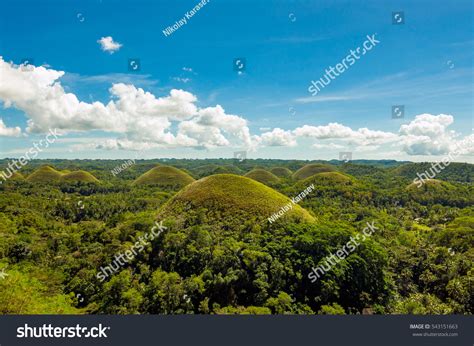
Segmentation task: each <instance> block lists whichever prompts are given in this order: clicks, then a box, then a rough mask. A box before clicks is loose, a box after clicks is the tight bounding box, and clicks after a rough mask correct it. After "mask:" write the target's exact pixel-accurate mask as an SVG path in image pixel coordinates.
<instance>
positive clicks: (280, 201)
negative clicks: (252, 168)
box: [158, 174, 314, 226]
mask: <svg viewBox="0 0 474 346" xmlns="http://www.w3.org/2000/svg"><path fill="white" fill-rule="evenodd" d="M288 203H291V200H290V199H289V198H288V197H286V196H284V195H282V194H281V193H279V192H278V191H275V190H273V189H272V188H270V187H268V186H265V185H264V184H261V183H259V182H257V181H255V180H253V179H250V178H246V177H242V176H238V175H234V174H217V175H212V176H209V177H205V178H202V179H200V180H198V181H195V182H194V183H192V184H190V185H188V186H186V187H185V188H184V189H182V190H181V191H180V192H178V193H177V194H176V195H175V196H174V197H173V198H171V199H170V200H169V201H168V202H167V203H166V204H165V205H164V206H163V207H162V208H161V209H160V211H159V214H158V218H159V219H165V218H168V217H170V218H172V219H174V220H175V221H176V222H178V223H185V222H186V221H189V220H196V219H197V218H205V223H206V224H207V225H209V224H220V225H224V226H226V225H242V224H244V223H247V222H249V221H252V222H253V223H256V222H262V224H263V223H267V224H268V218H269V217H270V216H271V215H272V214H274V213H277V212H278V211H279V210H280V209H281V208H282V207H284V206H285V205H287V204H288ZM202 213H204V215H203V214H202ZM195 214H197V215H199V217H197V216H196V215H195ZM281 220H294V221H296V222H302V221H308V222H311V221H314V218H313V217H312V216H311V215H310V214H309V213H308V212H307V211H306V210H305V209H303V208H301V207H300V206H299V205H293V208H291V209H290V210H288V211H287V212H286V213H285V214H284V215H283V216H282V217H281Z"/></svg>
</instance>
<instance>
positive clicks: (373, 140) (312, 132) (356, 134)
mask: <svg viewBox="0 0 474 346" xmlns="http://www.w3.org/2000/svg"><path fill="white" fill-rule="evenodd" d="M293 133H294V134H295V135H296V136H298V137H309V138H315V139H321V140H322V139H333V140H334V139H336V140H343V141H346V142H347V143H348V144H354V145H377V144H384V143H389V142H392V141H395V140H396V138H397V136H396V135H395V134H393V133H391V132H383V131H374V130H369V129H368V128H360V129H358V130H353V129H351V128H350V127H348V126H344V125H341V124H338V123H329V124H328V125H323V126H309V125H304V126H302V127H298V128H296V129H295V130H294V131H293Z"/></svg>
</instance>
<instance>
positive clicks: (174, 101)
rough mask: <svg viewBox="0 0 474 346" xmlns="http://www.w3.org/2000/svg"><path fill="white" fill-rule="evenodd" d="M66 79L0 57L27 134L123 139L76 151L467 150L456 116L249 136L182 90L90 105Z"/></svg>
mask: <svg viewBox="0 0 474 346" xmlns="http://www.w3.org/2000/svg"><path fill="white" fill-rule="evenodd" d="M64 74H65V73H64V72H63V71H56V70H53V69H48V68H46V67H44V66H39V67H34V66H32V68H31V69H21V67H20V66H18V65H14V64H9V63H6V62H5V61H3V59H2V58H1V57H0V101H1V102H3V105H4V106H5V107H6V108H8V107H14V108H16V109H18V110H20V111H23V112H24V113H25V115H26V116H27V117H28V118H29V119H28V122H27V128H26V131H27V132H31V133H42V132H47V131H48V130H49V129H50V128H57V129H58V130H60V131H61V132H63V133H68V132H84V131H88V132H89V131H102V132H107V133H110V134H113V135H116V136H117V138H110V135H109V134H108V135H107V137H108V139H104V140H100V141H95V143H88V144H87V143H79V144H78V145H82V146H84V145H85V146H87V147H88V148H99V149H108V150H116V149H124V150H144V149H151V148H177V147H189V148H206V149H209V148H216V147H228V146H234V147H245V148H246V149H248V150H249V149H255V148H257V147H273V146H283V147H293V146H296V145H297V144H298V141H299V140H300V139H301V140H305V142H307V141H311V140H313V143H309V145H313V147H314V148H318V149H328V150H331V149H332V150H337V149H341V148H343V147H344V148H347V147H348V146H353V147H355V148H356V149H357V150H360V151H364V150H372V151H374V150H378V148H379V147H381V146H385V147H384V148H382V149H384V150H385V151H380V153H381V154H383V153H387V152H388V151H387V150H388V149H390V150H392V151H397V150H399V151H400V152H404V153H405V154H408V155H442V154H446V153H448V152H449V151H452V150H453V149H454V148H455V146H456V145H461V144H462V143H461V140H462V139H461V138H460V136H459V134H457V133H455V132H454V131H451V130H449V127H450V126H451V125H452V124H453V122H454V117H453V116H452V115H446V114H440V115H431V114H420V115H417V116H416V117H415V118H414V119H413V120H412V121H410V122H408V123H407V124H404V125H402V126H401V127H400V129H399V131H398V133H392V132H386V131H378V130H371V129H368V128H359V129H352V128H350V127H349V126H346V125H343V124H339V123H329V124H326V125H318V126H313V125H303V126H300V127H297V128H295V129H293V130H291V129H290V130H285V129H281V128H273V129H272V128H261V131H264V132H263V133H262V134H260V135H251V133H250V130H249V127H248V122H247V120H246V119H245V118H243V117H241V116H239V115H233V114H227V113H226V112H225V110H224V108H223V107H222V106H220V105H216V106H215V107H207V108H199V107H198V106H197V102H198V100H197V97H196V96H195V95H194V94H192V93H190V92H187V91H184V90H178V89H172V90H171V91H170V92H169V93H168V94H165V95H163V96H156V95H154V94H152V93H150V92H147V91H145V90H144V89H142V88H139V87H136V86H135V85H133V84H125V83H115V84H112V86H111V87H110V89H109V92H110V95H111V100H110V101H109V102H108V103H102V102H91V103H88V102H83V101H80V100H79V99H78V98H77V96H76V95H75V94H73V93H68V92H66V91H65V90H64V88H63V86H62V84H61V78H62V77H63V76H64ZM21 133H22V131H21V129H20V128H19V127H15V128H9V127H7V126H6V125H5V124H4V123H3V121H1V120H0V136H20V135H21ZM89 136H90V135H89ZM93 136H96V137H97V136H98V134H97V133H95V134H93ZM471 136H472V135H471ZM94 138H95V137H94ZM466 138H470V137H466ZM466 138H465V139H466ZM470 143H471V144H472V140H471V142H470ZM388 145H391V147H388ZM462 147H463V148H464V149H463V150H462V153H463V155H467V154H469V153H471V154H472V152H473V150H472V146H469V144H467V145H466V144H465V143H464V144H462Z"/></svg>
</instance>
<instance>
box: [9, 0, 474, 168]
mask: <svg viewBox="0 0 474 346" xmlns="http://www.w3.org/2000/svg"><path fill="white" fill-rule="evenodd" d="M198 3H199V1H198V0H182V1H173V2H171V1H111V0H90V1H85V0H82V1H42V2H41V4H40V3H39V2H37V1H2V11H1V13H0V56H2V57H3V60H4V61H5V62H13V63H14V64H15V65H13V67H15V66H16V68H17V69H20V68H21V67H20V66H18V64H20V62H21V60H22V59H25V58H31V59H33V65H34V66H35V68H38V67H39V66H41V65H43V66H44V68H45V69H51V70H54V71H64V72H65V73H64V75H63V76H62V77H60V78H59V79H57V80H56V82H57V83H60V85H61V87H62V88H63V89H64V93H71V94H74V95H75V96H76V97H77V99H78V100H80V101H82V102H85V103H92V102H101V103H102V104H104V105H105V104H107V103H108V102H109V101H110V100H111V93H110V91H109V89H110V88H111V86H112V85H113V84H117V83H124V84H127V85H133V86H134V87H135V88H136V89H139V88H142V89H143V90H144V91H146V92H150V93H151V94H153V95H154V97H156V99H159V98H164V97H167V96H169V95H170V91H171V90H172V89H181V90H183V91H185V92H187V93H190V94H192V95H194V96H195V98H196V101H193V102H191V103H192V104H194V105H195V106H196V107H197V111H196V113H195V114H194V115H192V114H188V113H186V114H187V115H186V116H185V115H180V117H181V118H180V120H177V121H169V126H164V128H163V129H162V130H163V133H171V134H172V135H173V136H174V138H173V139H172V140H163V136H162V135H160V136H158V135H157V136H156V138H155V137H153V136H152V135H147V138H146V139H145V138H140V136H139V135H140V132H141V131H142V130H140V129H141V128H142V127H141V125H140V126H138V125H137V126H136V128H135V123H134V121H139V120H137V119H136V118H137V117H140V116H142V113H140V112H137V113H136V114H134V115H130V117H131V118H133V117H134V118H133V120H131V119H129V120H127V121H126V122H125V124H126V126H127V127H130V128H127V129H121V130H117V128H116V127H114V128H107V125H104V124H102V123H101V124H100V125H97V124H95V123H94V124H93V122H92V121H90V119H89V120H87V121H86V120H84V119H81V118H80V117H81V116H82V115H83V114H82V113H81V112H79V111H77V114H75V113H74V112H75V111H74V112H72V111H71V114H70V118H69V119H67V121H66V120H64V121H62V120H61V119H60V118H59V117H60V116H59V115H58V118H57V119H56V120H54V121H52V120H51V119H49V120H48V116H47V114H46V113H47V112H48V109H47V107H45V109H44V112H45V114H43V115H42V114H38V112H39V111H38V112H36V113H35V114H34V115H32V114H30V110H31V109H36V110H38V108H42V106H44V105H45V104H49V105H50V103H49V102H48V100H47V98H44V99H42V100H41V99H38V98H40V97H41V95H37V96H28V95H22V93H25V88H22V87H18V88H16V89H14V88H13V87H11V86H6V84H8V83H9V80H7V79H6V78H3V80H0V104H1V105H2V106H3V107H2V108H1V109H0V119H2V120H3V123H4V127H6V128H7V129H8V128H10V129H11V128H16V127H20V130H21V134H18V132H14V131H10V132H8V131H4V134H5V133H6V134H10V135H3V136H2V135H0V157H14V156H18V155H20V154H21V153H22V152H24V151H25V150H28V148H29V147H30V145H31V143H32V142H33V141H35V140H38V139H39V138H42V136H44V135H42V133H41V130H36V131H28V129H27V127H28V126H27V121H28V119H33V120H34V122H35V123H36V125H37V127H39V128H42V129H43V130H44V129H45V128H46V127H52V126H53V127H54V126H56V125H55V124H56V123H57V126H58V127H60V128H62V130H64V135H63V136H62V138H61V140H60V141H59V142H58V143H55V144H54V145H53V146H51V148H49V150H48V152H44V153H42V154H41V155H42V156H41V157H40V158H52V157H58V158H127V157H133V156H134V155H135V153H134V152H133V151H132V150H123V148H124V146H123V145H118V147H117V144H116V142H114V141H116V140H117V139H119V141H120V140H122V141H124V140H125V141H126V143H128V144H127V146H125V147H126V148H127V149H140V148H143V147H144V146H145V147H146V148H147V150H145V151H143V152H141V153H140V155H141V157H144V158H152V157H189V158H204V157H233V152H234V151H238V150H248V157H251V158H257V157H266V158H288V159H335V158H338V153H339V152H341V151H350V152H352V153H353V158H354V159H359V158H365V159H381V158H388V159H392V158H395V159H400V160H412V161H423V160H430V161H434V160H437V159H440V158H441V157H443V155H446V154H447V153H449V152H450V150H453V147H452V146H453V145H455V144H456V143H457V142H456V141H459V142H460V141H461V140H462V139H463V138H467V137H468V136H471V135H472V128H473V96H474V95H473V69H472V61H473V52H474V50H473V46H474V40H473V13H474V11H473V7H472V6H473V5H472V1H464V0H460V1H452V2H447V1H383V2H382V1H364V2H361V1H303V0H301V1H296V0H295V1H269V0H266V1H263V0H261V1H259V0H253V1H250V0H249V1H246V0H240V1H237V0H235V1H234V0H209V2H208V3H207V4H206V5H204V6H203V7H202V8H201V9H200V10H199V11H198V12H197V13H196V14H195V15H194V16H193V17H192V18H190V19H188V20H187V24H186V25H183V26H182V27H180V28H179V29H178V30H176V31H175V32H174V33H172V34H171V35H169V36H165V35H164V34H163V32H162V30H164V29H165V28H166V27H168V26H170V25H173V24H174V23H175V22H176V21H179V20H180V19H181V18H182V17H183V16H184V15H185V13H186V12H188V11H190V10H191V9H193V7H195V6H196V5H197V4H198ZM394 11H403V12H404V16H405V23H404V24H402V25H393V24H392V12H394ZM373 34H376V37H377V39H378V40H379V41H380V43H379V44H378V45H377V46H376V47H373V49H372V50H371V51H370V52H368V53H367V54H366V55H364V56H362V57H361V58H360V59H359V60H357V62H356V63H355V64H354V65H352V66H351V67H350V68H349V69H347V70H346V71H345V72H344V73H342V74H340V76H338V77H337V78H335V79H334V80H332V81H331V83H330V84H329V85H327V86H326V87H325V88H324V89H323V90H321V92H319V93H318V95H316V96H314V97H312V96H311V94H310V93H309V92H308V86H309V85H310V83H311V80H317V79H319V78H320V77H322V76H323V75H324V73H325V72H324V70H325V69H326V68H327V67H329V66H335V65H336V64H337V63H339V62H341V60H342V59H343V58H344V57H345V56H346V55H347V54H348V53H349V51H350V49H355V48H356V47H358V46H361V45H362V43H363V42H364V41H365V40H366V38H367V35H373ZM109 36H110V37H112V39H113V41H114V42H116V43H118V44H120V45H121V47H120V48H119V49H118V50H116V51H114V52H110V51H109V52H108V51H104V50H103V49H101V46H100V44H99V43H98V40H99V39H101V38H102V37H109ZM135 58H138V59H139V60H140V64H141V66H140V71H138V72H130V71H129V69H128V61H129V59H135ZM236 58H245V60H246V70H245V71H244V72H243V73H241V74H239V73H238V72H237V71H235V70H234V68H233V61H234V59H236ZM189 69H192V71H190V70H189ZM26 73H27V72H26ZM41 73H43V72H41ZM12 75H13V74H12ZM4 76H6V74H4ZM22 76H23V77H24V78H29V77H26V74H25V73H23V75H22ZM0 77H1V75H0ZM23 77H18V78H23ZM12 78H14V77H12ZM15 78H16V77H15ZM31 78H37V80H40V79H41V76H40V71H39V72H38V75H37V76H33V77H31ZM17 82H18V85H21V84H20V83H19V79H15V81H12V82H11V85H13V84H15V83H17ZM2 83H3V84H4V88H3V94H2V87H1V85H2ZM35 83H36V82H35ZM15 85H16V84H15ZM35 85H36V84H35ZM41 90H43V89H41ZM12 93H15V95H14V96H10V95H11V94H12ZM38 94H41V93H38ZM35 97H36V98H35ZM123 97H124V98H125V96H123ZM119 98H120V97H119ZM127 100H128V99H127ZM9 101H11V102H9ZM183 102H184V101H183ZM216 105H220V106H222V108H223V109H224V110H225V114H226V115H235V116H237V117H238V118H239V119H243V120H244V121H245V125H242V122H241V121H240V120H239V119H234V118H227V117H226V116H225V115H222V114H221V115H217V111H216V112H215V113H213V115H212V116H210V117H211V118H212V119H213V120H212V122H213V123H212V124H209V121H208V120H206V119H207V118H206V116H205V115H202V114H201V113H199V111H200V110H203V112H204V110H205V109H206V108H207V107H210V108H213V107H215V106H216ZM393 105H404V106H405V115H404V118H403V119H392V114H391V108H392V106H393ZM50 106H51V105H50ZM56 106H57V105H56ZM51 107H54V106H51ZM157 112H158V111H157ZM209 112H211V109H209ZM423 114H425V116H421V117H418V118H417V116H420V115H423ZM100 116H101V115H98V117H100ZM148 116H153V117H155V118H154V119H153V121H152V120H150V124H157V122H156V121H158V120H157V119H158V118H160V119H164V120H163V121H164V122H166V121H167V120H166V119H168V118H166V116H167V115H166V114H163V110H160V111H159V112H158V113H156V114H152V115H150V114H148V113H147V114H146V117H148ZM144 117H145V115H144ZM161 117H164V118H161ZM219 117H220V118H219ZM198 118H199V119H198ZM204 118H206V119H204ZM168 120H169V119H168ZM234 120H235V123H233V125H232V126H230V125H229V127H228V128H227V129H226V128H225V127H222V124H230V123H231V122H233V121H234ZM48 121H49V122H48ZM104 121H105V120H104ZM181 121H184V122H186V121H190V122H191V123H189V124H186V126H183V127H185V128H187V130H186V129H183V130H181V131H180V128H179V127H180V123H181ZM206 121H207V123H206ZM40 122H44V123H42V124H40V125H38V124H37V123H40ZM86 123H87V124H86ZM328 124H338V126H332V127H331V126H329V125H328ZM305 125H306V126H308V127H310V128H308V129H306V130H305V131H303V130H301V128H302V127H303V126H305ZM153 126H154V125H153ZM160 126H161V125H160ZM402 126H405V130H403V131H401V127H402ZM132 128H134V129H132ZM190 128H192V129H190ZM275 128H278V129H279V130H278V131H276V132H275V131H274V129H275ZM361 128H367V129H368V130H369V131H373V132H369V133H368V132H367V131H359V129H361ZM247 129H248V132H249V135H248V136H249V138H250V139H246V140H242V138H243V137H245V136H246V135H245V132H246V131H247ZM297 129H300V130H299V131H298V130H297ZM79 130H80V131H79ZM218 131H220V133H217V132H218ZM351 131H352V132H351ZM12 132H13V133H14V134H16V136H12V135H11V133H12ZM326 132H328V134H326ZM1 133H2V132H1V131H0V134H1ZM180 133H181V134H182V136H184V137H179V136H178V134H180ZM211 133H213V134H215V137H213V138H211V137H210V136H211V135H210V134H211ZM264 133H267V135H265V136H263V134H264ZM321 133H324V134H321ZM341 133H342V135H341ZM345 133H347V138H344V134H345ZM366 134H367V136H368V137H370V138H371V136H372V137H373V136H375V137H376V138H375V139H369V140H364V138H362V137H363V136H364V135H366ZM158 137H159V138H158ZM182 138H185V140H182ZM223 138H225V139H223ZM107 139H109V140H111V142H113V144H111V145H110V146H109V147H107V150H105V149H103V148H104V145H100V144H99V143H101V141H103V140H107ZM239 139H240V141H239ZM250 141H251V142H252V143H250ZM431 142H432V143H431ZM468 151H469V150H468ZM468 154H469V152H466V155H462V156H460V157H459V159H458V160H459V161H468V162H471V161H472V155H471V156H469V155H468Z"/></svg>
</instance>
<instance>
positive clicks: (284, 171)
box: [270, 167, 293, 178]
mask: <svg viewBox="0 0 474 346" xmlns="http://www.w3.org/2000/svg"><path fill="white" fill-rule="evenodd" d="M270 172H271V173H273V174H275V175H276V176H277V177H280V178H288V177H290V176H291V175H292V174H293V172H292V171H290V170H289V169H288V168H286V167H274V168H272V169H271V170H270Z"/></svg>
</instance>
